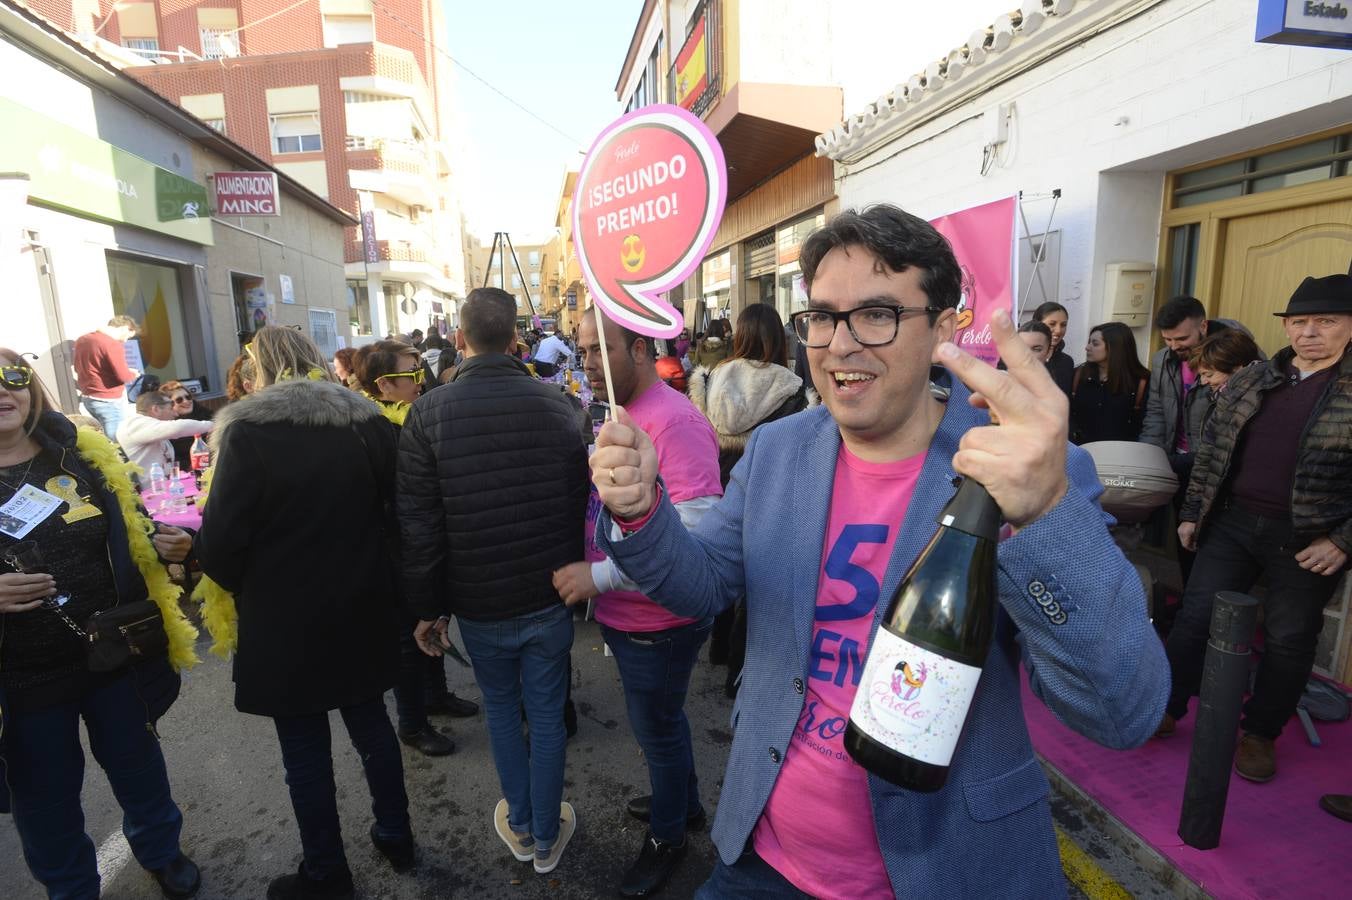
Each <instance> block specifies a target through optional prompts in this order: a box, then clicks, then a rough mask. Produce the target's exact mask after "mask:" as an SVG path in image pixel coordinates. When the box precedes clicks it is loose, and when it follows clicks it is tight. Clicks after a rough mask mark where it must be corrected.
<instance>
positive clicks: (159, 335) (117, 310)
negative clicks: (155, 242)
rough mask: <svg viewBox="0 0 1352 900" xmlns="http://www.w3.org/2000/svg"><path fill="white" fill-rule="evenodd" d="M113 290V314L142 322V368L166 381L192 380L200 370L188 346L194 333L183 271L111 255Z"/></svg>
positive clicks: (110, 267)
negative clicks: (185, 299)
mask: <svg viewBox="0 0 1352 900" xmlns="http://www.w3.org/2000/svg"><path fill="white" fill-rule="evenodd" d="M107 259H108V287H109V290H110V291H111V293H112V298H113V315H117V316H131V317H132V318H133V319H135V320H136V321H137V322H138V323H140V326H141V331H140V333H139V334H138V335H137V337H136V343H137V345H138V348H139V349H140V352H141V361H142V363H143V364H144V365H143V366H140V367H138V368H141V369H142V370H143V371H144V372H145V373H146V374H148V375H158V376H159V377H160V379H161V380H164V381H168V380H170V379H172V378H185V377H189V376H190V375H191V374H192V372H193V371H194V368H193V365H192V357H191V355H190V353H189V348H188V335H189V334H190V333H192V331H191V329H190V326H189V324H188V322H187V321H186V320H185V314H184V308H183V307H184V304H183V295H182V293H181V292H180V280H179V270H178V269H177V268H172V267H170V266H163V265H156V264H154V263H149V262H143V261H141V260H139V259H133V258H129V257H123V256H113V255H111V254H109V255H108V258H107Z"/></svg>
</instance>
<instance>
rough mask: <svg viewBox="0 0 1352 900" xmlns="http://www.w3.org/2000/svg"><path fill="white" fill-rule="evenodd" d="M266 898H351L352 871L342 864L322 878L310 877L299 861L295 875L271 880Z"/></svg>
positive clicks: (306, 899) (277, 899) (319, 899)
mask: <svg viewBox="0 0 1352 900" xmlns="http://www.w3.org/2000/svg"><path fill="white" fill-rule="evenodd" d="M268 900H352V872H351V870H349V869H348V868H347V867H346V866H344V867H343V868H342V869H340V870H338V871H337V872H330V873H329V874H328V875H325V876H324V877H323V878H311V877H310V876H309V875H307V874H306V873H305V863H301V864H300V869H299V870H298V871H297V872H296V874H295V875H283V876H282V877H281V878H274V879H273V880H272V883H271V884H269V885H268Z"/></svg>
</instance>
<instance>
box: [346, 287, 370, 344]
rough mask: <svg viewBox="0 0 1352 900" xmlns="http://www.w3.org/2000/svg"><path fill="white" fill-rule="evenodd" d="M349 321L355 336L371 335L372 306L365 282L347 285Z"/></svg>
mask: <svg viewBox="0 0 1352 900" xmlns="http://www.w3.org/2000/svg"><path fill="white" fill-rule="evenodd" d="M347 320H348V324H349V325H351V326H352V333H353V334H370V333H371V305H370V301H369V300H368V298H367V296H366V282H364V281H349V282H348V283H347Z"/></svg>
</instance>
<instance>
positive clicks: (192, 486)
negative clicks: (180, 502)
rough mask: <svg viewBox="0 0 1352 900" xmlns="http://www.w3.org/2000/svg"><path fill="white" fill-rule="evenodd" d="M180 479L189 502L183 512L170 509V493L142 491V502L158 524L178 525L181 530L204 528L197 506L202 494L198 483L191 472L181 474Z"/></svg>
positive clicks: (184, 494)
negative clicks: (198, 497)
mask: <svg viewBox="0 0 1352 900" xmlns="http://www.w3.org/2000/svg"><path fill="white" fill-rule="evenodd" d="M178 479H179V481H180V482H181V483H182V485H183V496H184V497H186V498H187V501H188V505H187V508H186V509H184V510H183V511H182V512H173V511H171V510H170V509H169V494H168V492H165V493H152V492H150V491H142V492H141V502H142V503H144V504H145V507H146V510H147V511H148V512H149V513H150V518H151V519H153V520H155V521H156V522H162V523H163V524H165V525H176V526H178V527H179V528H191V529H193V530H196V529H199V528H201V527H202V510H201V509H199V508H198V506H197V495H198V494H199V493H201V492H200V491H198V490H197V481H196V479H194V478H193V475H192V473H191V472H183V473H180V474H179V476H178Z"/></svg>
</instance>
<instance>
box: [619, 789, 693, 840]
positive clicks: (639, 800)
mask: <svg viewBox="0 0 1352 900" xmlns="http://www.w3.org/2000/svg"><path fill="white" fill-rule="evenodd" d="M625 811H626V812H628V813H629V815H631V816H633V817H634V818H635V819H638V820H639V821H640V822H651V821H652V817H653V795H652V794H644V795H643V796H642V797H635V798H634V799H633V800H630V801H629V804H628V805H627V806H626V807H625ZM708 821H709V817H708V815H707V814H706V813H705V812H704V807H703V806H701V807H700V808H699V809H697V810H695V811H694V812H692V813H686V816H685V830H686V831H703V830H704V826H705V825H707V824H708Z"/></svg>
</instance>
